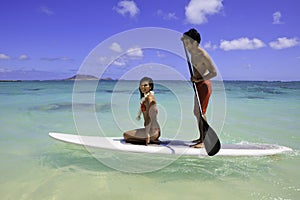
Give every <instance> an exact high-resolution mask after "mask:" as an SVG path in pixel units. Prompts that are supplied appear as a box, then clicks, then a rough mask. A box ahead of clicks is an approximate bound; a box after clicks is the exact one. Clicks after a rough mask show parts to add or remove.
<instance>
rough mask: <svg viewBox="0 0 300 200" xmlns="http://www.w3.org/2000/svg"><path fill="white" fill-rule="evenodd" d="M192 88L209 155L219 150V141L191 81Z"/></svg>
mask: <svg viewBox="0 0 300 200" xmlns="http://www.w3.org/2000/svg"><path fill="white" fill-rule="evenodd" d="M182 42H183V41H182ZM183 47H184V51H185V55H186V60H187V63H188V66H189V71H190V75H191V77H192V76H193V74H194V72H193V69H192V65H191V61H190V58H189V56H188V53H187V50H186V47H185V44H184V42H183ZM193 89H194V92H195V95H196V97H197V103H198V107H199V113H200V120H201V122H202V127H203V133H204V146H205V150H206V152H207V154H208V155H209V156H213V155H215V154H216V153H218V152H219V150H220V148H221V143H220V140H219V138H218V136H217V134H216V132H215V131H214V130H213V129H212V128H211V127H210V126H209V124H208V123H207V121H206V120H205V119H204V118H203V114H202V110H201V104H200V99H199V94H198V91H197V88H196V84H195V83H194V82H193Z"/></svg>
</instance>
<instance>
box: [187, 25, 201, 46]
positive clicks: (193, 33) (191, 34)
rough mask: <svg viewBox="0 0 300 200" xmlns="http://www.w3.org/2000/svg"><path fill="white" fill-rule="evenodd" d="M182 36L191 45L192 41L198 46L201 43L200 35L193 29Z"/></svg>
mask: <svg viewBox="0 0 300 200" xmlns="http://www.w3.org/2000/svg"><path fill="white" fill-rule="evenodd" d="M183 36H184V37H185V38H186V39H189V40H190V41H191V43H193V42H194V41H197V42H198V44H200V42H201V36H200V33H199V32H198V31H197V30H196V29H194V28H192V29H190V30H189V31H187V32H185V33H184V34H183Z"/></svg>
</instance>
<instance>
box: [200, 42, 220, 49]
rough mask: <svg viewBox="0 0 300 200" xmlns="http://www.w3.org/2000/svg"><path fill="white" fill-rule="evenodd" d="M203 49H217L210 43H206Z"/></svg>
mask: <svg viewBox="0 0 300 200" xmlns="http://www.w3.org/2000/svg"><path fill="white" fill-rule="evenodd" d="M203 47H204V49H210V50H216V49H217V48H218V46H217V45H215V44H212V43H211V42H206V43H205V44H204V46H203Z"/></svg>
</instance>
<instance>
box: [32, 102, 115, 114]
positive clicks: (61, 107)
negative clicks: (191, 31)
mask: <svg viewBox="0 0 300 200" xmlns="http://www.w3.org/2000/svg"><path fill="white" fill-rule="evenodd" d="M73 106H76V108H77V109H78V110H82V111H94V110H96V112H111V107H112V105H111V104H110V103H106V104H100V103H97V104H88V103H76V104H74V105H73V104H72V103H71V102H63V103H53V104H48V105H42V106H37V107H33V108H32V109H31V110H36V111H70V112H72V107H73Z"/></svg>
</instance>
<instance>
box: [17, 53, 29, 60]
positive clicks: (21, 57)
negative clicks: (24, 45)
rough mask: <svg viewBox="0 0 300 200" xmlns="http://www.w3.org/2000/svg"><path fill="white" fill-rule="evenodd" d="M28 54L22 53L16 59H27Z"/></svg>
mask: <svg viewBox="0 0 300 200" xmlns="http://www.w3.org/2000/svg"><path fill="white" fill-rule="evenodd" d="M29 59H30V58H29V56H27V55H26V54H22V55H20V56H19V57H18V60H29Z"/></svg>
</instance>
